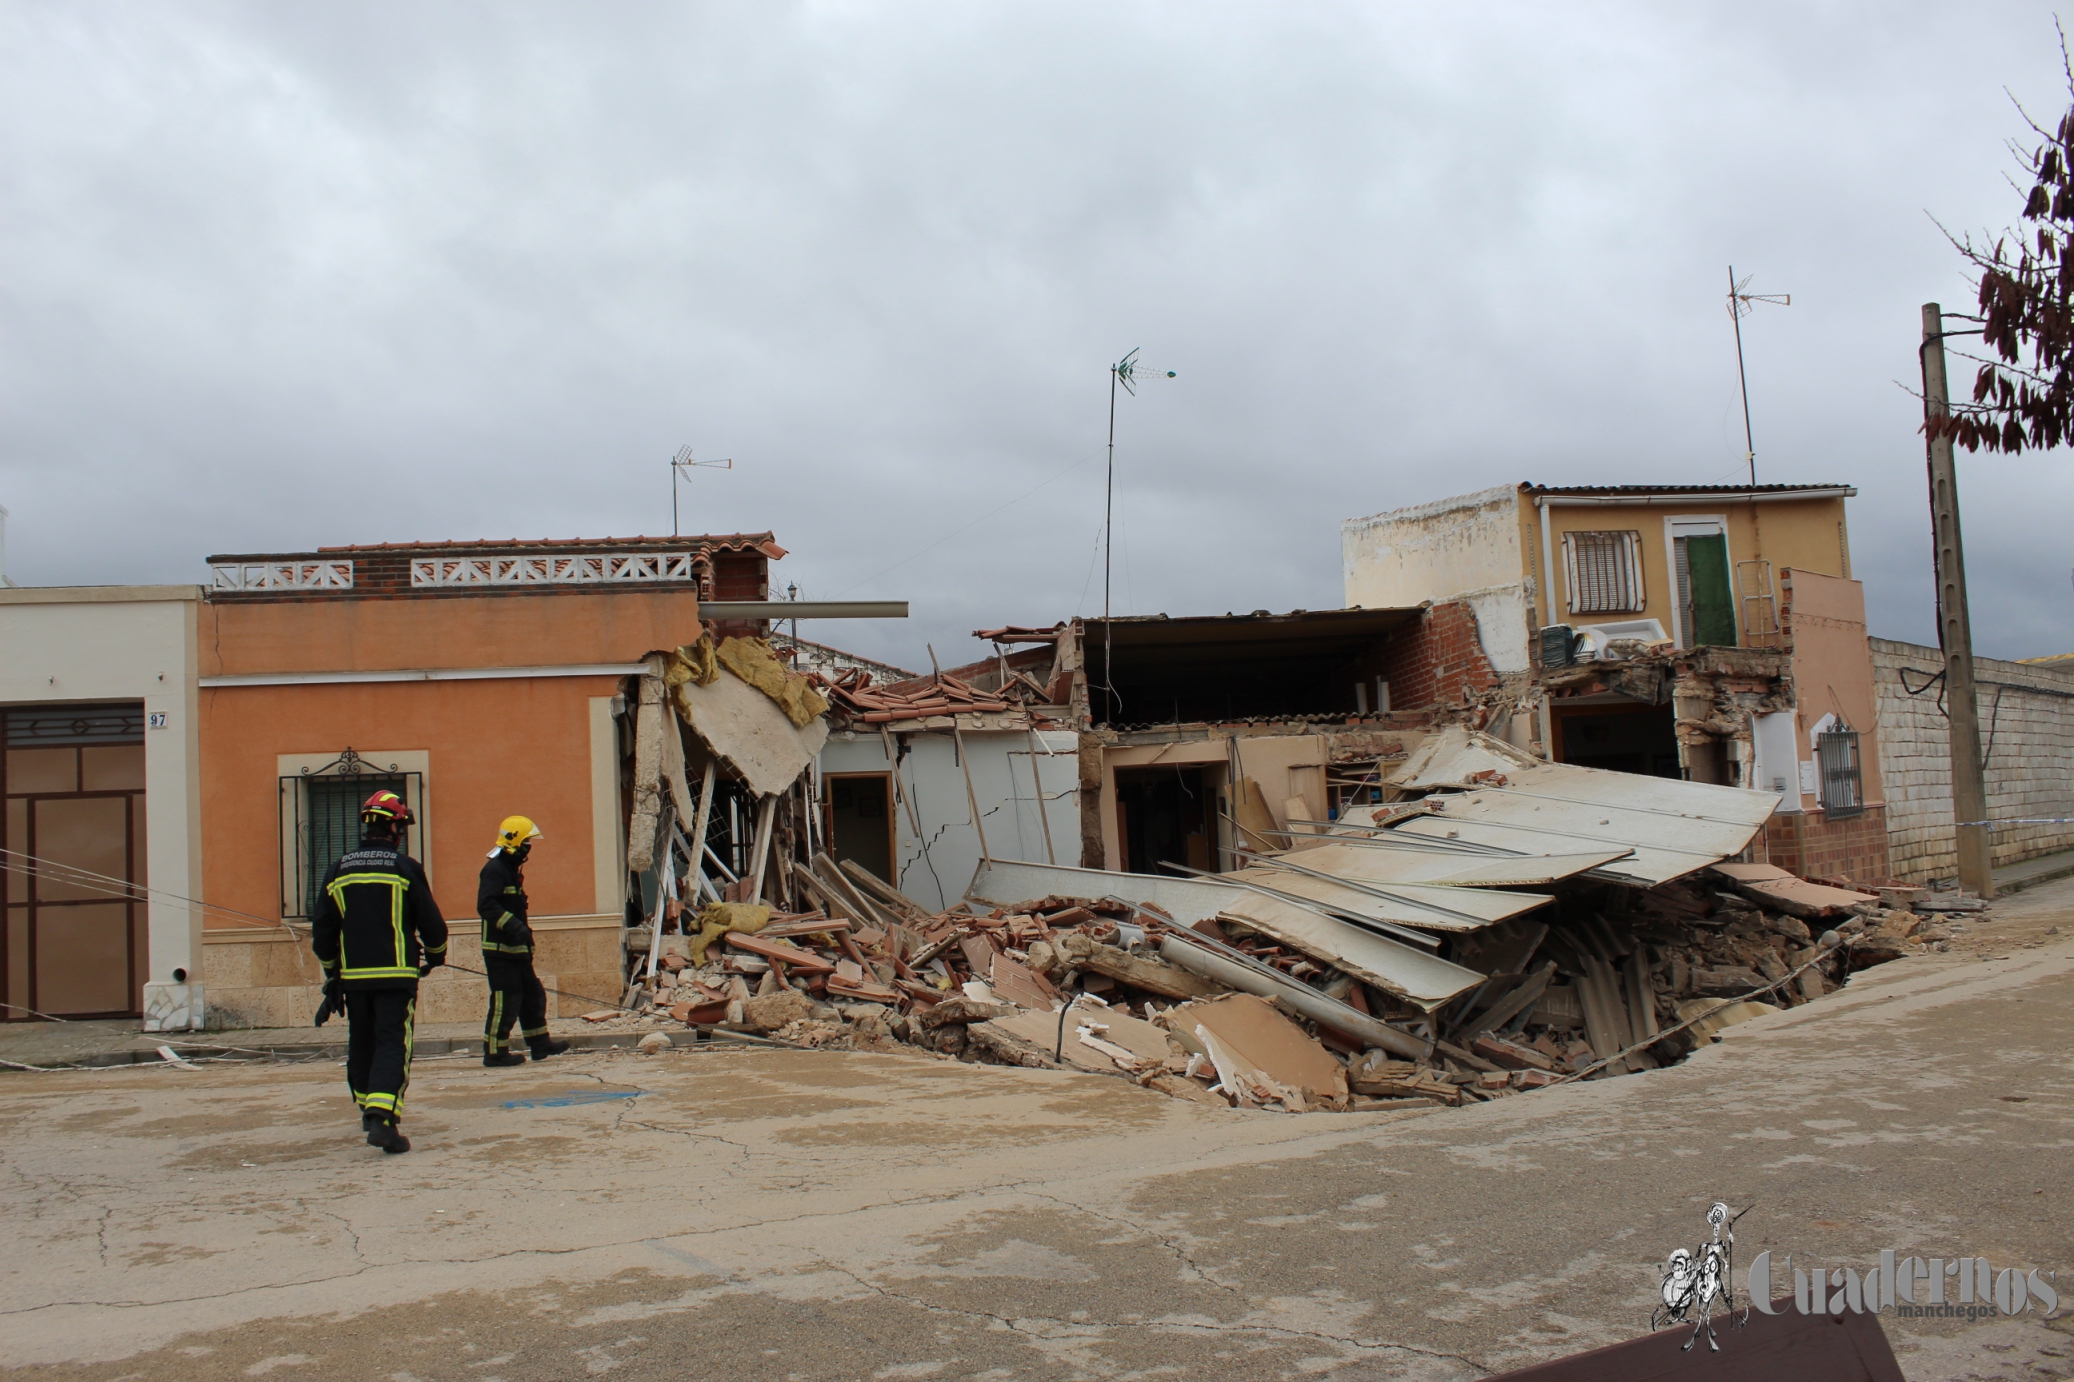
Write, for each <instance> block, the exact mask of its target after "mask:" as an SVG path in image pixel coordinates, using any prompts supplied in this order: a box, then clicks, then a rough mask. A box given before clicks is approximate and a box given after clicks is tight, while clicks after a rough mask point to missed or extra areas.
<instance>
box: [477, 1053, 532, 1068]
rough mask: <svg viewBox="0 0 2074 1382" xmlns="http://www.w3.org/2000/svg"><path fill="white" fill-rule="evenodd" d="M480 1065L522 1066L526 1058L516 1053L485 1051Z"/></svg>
mask: <svg viewBox="0 0 2074 1382" xmlns="http://www.w3.org/2000/svg"><path fill="white" fill-rule="evenodd" d="M482 1063H483V1064H484V1065H524V1064H525V1063H526V1058H525V1057H524V1056H522V1055H520V1054H519V1053H518V1052H516V1051H485V1052H484V1053H483V1058H482Z"/></svg>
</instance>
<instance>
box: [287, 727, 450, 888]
mask: <svg viewBox="0 0 2074 1382" xmlns="http://www.w3.org/2000/svg"><path fill="white" fill-rule="evenodd" d="M350 766H355V767H358V766H361V765H360V764H358V763H355V764H352V765H350ZM423 781H424V780H423V778H422V777H421V776H420V775H419V774H417V773H411V772H396V771H393V770H392V771H389V772H364V771H363V772H347V773H310V774H302V775H298V776H295V777H284V778H282V779H281V809H282V811H283V813H284V814H285V813H290V812H292V813H293V817H292V822H289V821H284V822H283V824H284V825H286V826H288V827H289V837H290V839H291V840H292V849H293V854H292V855H290V856H289V857H285V858H284V859H283V860H282V864H283V868H282V870H281V914H282V915H283V916H284V917H312V916H315V915H316V914H317V889H318V885H319V884H321V883H322V882H323V881H324V875H325V873H326V872H328V871H329V870H330V868H331V866H332V865H333V864H335V863H337V862H338V860H339V856H340V855H342V854H345V853H347V852H349V851H351V850H353V849H357V848H358V847H359V845H360V808H361V806H362V805H363V804H364V803H365V802H366V801H367V799H368V798H369V797H371V796H373V795H374V794H375V793H376V792H394V793H396V794H397V795H398V796H400V797H402V798H403V799H404V801H405V803H406V804H408V805H409V806H410V808H411V813H412V814H413V815H417V814H418V813H419V812H420V811H422V810H423V809H424V808H423V805H422V803H423V800H424V786H423ZM419 830H420V827H419V826H418V825H415V824H414V825H412V826H411V827H410V829H409V831H408V833H407V835H406V838H405V843H404V848H405V849H406V850H407V851H408V852H409V853H410V854H411V855H412V856H413V857H416V858H422V857H424V856H423V853H422V850H423V842H422V839H421V837H420V834H419Z"/></svg>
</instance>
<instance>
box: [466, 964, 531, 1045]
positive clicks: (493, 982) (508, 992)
mask: <svg viewBox="0 0 2074 1382" xmlns="http://www.w3.org/2000/svg"><path fill="white" fill-rule="evenodd" d="M482 961H483V964H482V967H483V973H484V974H486V975H487V976H488V977H489V981H490V1015H489V1016H488V1017H487V1018H485V1019H484V1021H483V1024H482V1049H483V1054H484V1055H488V1056H495V1055H500V1054H502V1053H503V1052H505V1051H508V1050H510V1049H511V1024H512V1023H514V1022H516V1023H518V1028H519V1036H520V1038H521V1039H522V1040H524V1041H525V1043H526V1044H527V1045H529V1046H532V1045H537V1044H538V1043H540V1042H543V1041H546V1040H547V990H546V989H545V988H543V987H541V984H540V976H539V975H537V974H535V973H534V972H533V957H532V956H531V955H489V954H486V955H484V956H483V957H482Z"/></svg>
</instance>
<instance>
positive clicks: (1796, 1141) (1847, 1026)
mask: <svg viewBox="0 0 2074 1382" xmlns="http://www.w3.org/2000/svg"><path fill="white" fill-rule="evenodd" d="M2070 906H2074V883H2069V884H2062V885H2051V886H2049V887H2046V888H2041V889H2039V890H2038V891H2037V893H2035V894H2026V895H2025V897H2024V898H2023V899H2020V900H2019V901H2018V903H2017V904H2015V905H2013V906H2012V907H2010V908H2009V909H2007V910H2006V911H2005V912H2004V913H2003V914H2002V916H2001V918H2000V919H1998V920H1997V921H1995V922H1993V923H1990V925H1989V926H1988V927H1987V928H1985V929H1984V930H1982V931H1980V932H1979V933H1978V934H1976V935H1974V936H1971V937H1969V945H1968V946H1966V947H1961V948H1959V949H1955V951H1954V953H1952V954H1949V955H1945V956H1937V957H1924V958H1921V959H1914V960H1908V961H1902V962H1899V963H1896V964H1893V965H1889V966H1886V967H1884V968H1882V969H1879V970H1875V971H1872V972H1870V973H1868V974H1866V975H1864V976H1861V977H1860V978H1859V979H1858V980H1856V981H1854V982H1853V983H1852V984H1851V986H1850V987H1849V988H1848V989H1846V990H1845V991H1844V992H1842V993H1840V994H1837V995H1834V996H1832V997H1831V998H1829V999H1825V1000H1824V1001H1823V1002H1822V1003H1820V1004H1818V1005H1815V1006H1813V1007H1810V1008H1805V1009H1799V1010H1795V1011H1792V1012H1788V1013H1783V1014H1780V1015H1779V1016H1777V1017H1773V1018H1767V1019H1764V1020H1763V1021H1761V1022H1757V1023H1752V1024H1748V1025H1746V1026H1744V1027H1740V1028H1737V1029H1734V1030H1733V1031H1732V1032H1731V1033H1730V1034H1729V1035H1728V1037H1727V1039H1726V1040H1724V1041H1723V1042H1722V1043H1721V1044H1719V1045H1717V1046H1714V1047H1712V1048H1710V1049H1709V1050H1707V1051H1705V1052H1702V1053H1701V1054H1700V1055H1699V1056H1697V1057H1695V1058H1694V1059H1693V1060H1691V1061H1688V1062H1686V1063H1685V1064H1683V1065H1681V1066H1678V1067H1675V1068H1673V1069H1670V1070H1665V1071H1660V1072H1656V1073H1652V1074H1649V1075H1642V1076H1634V1077H1629V1078H1625V1079H1619V1080H1608V1081H1601V1082H1592V1083H1587V1084H1583V1085H1573V1086H1569V1087H1566V1088H1563V1089H1559V1090H1552V1091H1548V1092H1544V1093H1539V1094H1535V1095H1532V1096H1528V1097H1521V1098H1513V1099H1507V1100H1503V1101H1500V1102H1498V1103H1494V1104H1489V1105H1485V1106H1481V1107H1476V1108H1470V1109H1463V1110H1435V1111H1432V1112H1419V1113H1402V1112H1392V1113H1383V1114H1357V1115H1327V1114H1316V1115H1309V1116H1303V1117H1293V1116H1289V1115H1285V1114H1267V1113H1234V1112H1220V1111H1218V1110H1215V1109H1210V1108H1205V1107H1202V1106H1199V1105H1193V1104H1188V1103H1182V1102H1178V1101H1170V1100H1167V1099H1165V1098H1162V1097H1160V1096H1157V1095H1153V1094H1148V1093H1145V1092H1142V1091H1139V1090H1137V1089H1135V1088H1133V1087H1132V1086H1130V1085H1128V1084H1126V1083H1124V1082H1122V1081H1119V1080H1112V1079H1102V1078H1099V1077H1095V1076H1080V1075H1067V1074H1054V1073H1049V1072H1038V1071H1012V1070H1003V1069H999V1068H993V1067H974V1066H963V1065H958V1064H955V1063H947V1062H936V1061H931V1060H928V1059H925V1058H921V1057H906V1056H881V1055H844V1054H825V1055H824V1054H820V1053H810V1052H788V1051H774V1050H741V1049H716V1050H702V1051H695V1052H680V1053H675V1054H671V1055H666V1056H660V1057H655V1058H641V1057H637V1056H633V1055H631V1054H620V1053H614V1054H600V1055H590V1056H578V1057H572V1058H568V1059H559V1060H556V1061H554V1062H551V1063H549V1064H546V1065H542V1066H537V1067H535V1066H527V1067H524V1068H521V1069H517V1070H484V1069H482V1068H481V1066H480V1065H479V1064H475V1063H472V1062H467V1061H425V1062H421V1063H420V1064H419V1066H418V1068H417V1071H416V1076H415V1082H414V1084H413V1086H412V1089H411V1091H410V1100H409V1113H408V1116H407V1119H406V1128H407V1130H408V1131H409V1133H410V1134H411V1136H412V1138H413V1140H414V1141H415V1142H416V1144H417V1150H415V1151H413V1152H412V1153H410V1154H409V1155H408V1156H404V1157H383V1156H382V1155H381V1154H380V1153H379V1152H376V1151H375V1150H373V1149H372V1148H369V1147H367V1146H365V1145H364V1144H363V1143H362V1142H361V1140H360V1138H359V1136H358V1132H357V1119H356V1118H355V1117H354V1116H353V1114H352V1110H351V1106H350V1104H349V1103H348V1102H347V1100H346V1098H345V1095H344V1090H343V1087H342V1085H343V1081H342V1079H341V1077H340V1075H339V1073H338V1071H337V1070H336V1069H335V1068H333V1067H329V1066H233V1065H216V1066H209V1067H205V1068H203V1069H200V1070H196V1071H183V1070H178V1069H174V1068H170V1067H167V1068H148V1069H123V1070H117V1071H110V1072H95V1073H67V1074H54V1075H35V1074H18V1075H11V1076H5V1077H0V1165H4V1168H5V1173H6V1176H7V1185H8V1193H7V1195H6V1197H5V1201H4V1203H0V1219H4V1223H5V1228H6V1242H7V1243H8V1244H9V1246H10V1248H11V1251H9V1252H8V1253H6V1254H5V1257H4V1261H0V1320H4V1326H0V1368H4V1369H6V1370H7V1371H9V1372H10V1373H14V1372H20V1373H21V1374H23V1375H28V1376H36V1377H52V1378H67V1379H71V1378H79V1379H88V1378H91V1379H104V1380H105V1379H115V1378H159V1377H175V1376H177V1377H180V1378H192V1379H213V1378H243V1377H280V1378H294V1377H307V1378H313V1379H314V1378H387V1379H406V1380H409V1379H416V1380H418V1382H434V1380H435V1379H460V1378H473V1379H492V1378H503V1379H511V1380H512V1382H518V1379H564V1378H569V1377H578V1376H589V1375H603V1374H608V1373H609V1374H613V1375H616V1376H619V1377H625V1378H646V1377H663V1376H669V1377H681V1376H693V1377H708V1376H714V1377H727V1378H730V1379H744V1382H756V1380H758V1379H765V1378H770V1379H780V1378H799V1379H848V1378H968V1377H984V1378H998V1379H1004V1380H1005V1379H1021V1378H1028V1379H1070V1378H1121V1377H1140V1376H1154V1375H1157V1376H1189V1375H1193V1376H1199V1377H1208V1378H1225V1377H1246V1378H1277V1377H1315V1378H1323V1379H1332V1380H1334V1382H1352V1380H1353V1379H1369V1378H1399V1377H1402V1378H1420V1379H1455V1378H1470V1377H1481V1376H1486V1375H1489V1374H1490V1373H1493V1372H1497V1371H1501V1370H1503V1369H1506V1368H1509V1367H1516V1366H1520V1365H1522V1364H1524V1363H1527V1362H1530V1361H1534V1360H1537V1359H1540V1358H1545V1357H1551V1356H1556V1355H1560V1354H1563V1353H1567V1352H1572V1351H1575V1350H1578V1349H1582V1348H1586V1347H1591V1346H1595V1345H1598V1344H1602V1343H1608V1342H1613V1341H1615V1340H1618V1339H1622V1338H1626V1337H1631V1336H1632V1335H1634V1334H1636V1333H1638V1332H1640V1331H1641V1330H1642V1329H1643V1328H1644V1327H1645V1324H1646V1320H1647V1317H1648V1313H1649V1307H1650V1305H1651V1303H1652V1301H1653V1295H1654V1290H1655V1287H1656V1283H1657V1264H1658V1263H1660V1262H1661V1261H1662V1259H1663V1257H1664V1255H1665V1254H1666V1253H1667V1252H1668V1251H1669V1250H1670V1249H1671V1248H1672V1247H1675V1246H1678V1245H1680V1244H1684V1245H1686V1246H1691V1245H1692V1244H1693V1243H1694V1242H1696V1241H1697V1240H1698V1238H1699V1237H1700V1236H1701V1234H1702V1232H1703V1226H1702V1224H1701V1215H1702V1214H1703V1212H1704V1210H1705V1207H1706V1205H1707V1204H1708V1203H1709V1202H1710V1201H1712V1200H1714V1199H1716V1198H1719V1199H1725V1200H1728V1201H1730V1202H1731V1203H1733V1204H1735V1205H1737V1206H1738V1207H1740V1206H1742V1205H1744V1204H1754V1205H1755V1208H1754V1209H1753V1210H1752V1212H1751V1213H1750V1215H1749V1216H1748V1217H1747V1218H1746V1219H1744V1220H1743V1222H1742V1227H1741V1229H1740V1231H1739V1242H1738V1251H1739V1253H1741V1254H1742V1258H1741V1260H1743V1261H1747V1259H1748V1257H1749V1256H1750V1255H1753V1254H1754V1253H1755V1252H1757V1251H1760V1250H1762V1249H1764V1248H1767V1247H1769V1248H1772V1249H1774V1250H1775V1253H1776V1254H1777V1255H1778V1256H1781V1257H1783V1256H1784V1254H1785V1253H1787V1252H1792V1253H1793V1254H1794V1255H1795V1260H1796V1261H1798V1262H1807V1261H1810V1260H1814V1261H1820V1262H1823V1263H1825V1264H1834V1265H1845V1264H1860V1265H1863V1264H1866V1263H1868V1262H1869V1261H1870V1260H1872V1259H1875V1258H1876V1256H1877V1254H1878V1251H1879V1249H1881V1248H1883V1247H1894V1248H1896V1249H1899V1250H1900V1251H1902V1252H1903V1253H1904V1254H1906V1253H1916V1254H1920V1255H1923V1256H1926V1257H1927V1256H1932V1255H1938V1256H1953V1255H1963V1254H1972V1255H1984V1256H1987V1257H1989V1258H1990V1259H1991V1260H1992V1261H1993V1262H1994V1263H1995V1265H1996V1266H1997V1267H1998V1268H1999V1267H2000V1266H2002V1265H2005V1264H2008V1265H2024V1266H2032V1265H2036V1266H2040V1267H2044V1268H2047V1269H2051V1268H2056V1267H2057V1268H2070V1267H2074V1222H2070V1215H2069V1209H2068V1205H2069V1192H2070V1190H2074V1174H2070V1170H2074V1157H2070V1156H2069V1154H2068V1149H2069V1147H2070V1145H2074V1078H2070V1073H2069V1050H2068V1044H2069V1030H2070V1029H2069V1023H2068V1019H2067V1014H2068V1012H2069V1011H2070V1008H2074V944H2069V938H2068V937H2067V936H2066V935H2064V934H2059V935H2053V934H2047V933H2046V932H2045V927H2046V925H2047V924H2048V923H2049V922H2051V921H2053V920H2055V919H2067V918H2070V917H2074V913H2070ZM2064 929H2066V930H2074V926H2069V927H2067V928H2064ZM1983 955H1986V956H1992V957H1994V958H1983ZM623 1096H631V1097H623ZM528 1101H530V1103H528ZM513 1104H518V1105H520V1106H516V1107H514V1106H511V1105H513ZM2069 1287H2070V1288H2074V1281H2070V1282H2069ZM2070 1293H2074V1291H2070ZM1885 1323H1886V1326H1887V1330H1888V1333H1889V1336H1890V1337H1891V1338H1892V1339H1894V1341H1895V1344H1896V1348H1897V1350H1898V1351H1899V1352H1900V1353H1901V1356H1902V1360H1903V1365H1904V1368H1905V1370H1906V1371H1907V1373H1908V1375H1909V1376H1910V1377H1911V1378H1913V1379H1929V1378H1947V1377H1950V1378H1959V1377H1968V1378H1998V1377H1999V1378H2009V1379H2017V1378H2024V1379H2032V1378H2046V1377H2066V1376H2068V1375H2069V1374H2070V1373H2074V1334H2070V1332H2069V1325H2068V1324H2067V1322H2065V1321H2053V1322H2050V1323H2046V1322H2041V1321H2040V1320H2039V1317H2038V1316H2037V1315H2035V1314H2031V1315H2026V1316H2023V1317H2020V1318H2018V1319H2015V1320H1998V1321H1995V1322H1993V1323H1987V1324H1976V1325H1960V1324H1940V1325H1936V1326H1932V1325H1927V1324H1921V1325H1919V1324H1918V1323H1917V1322H1914V1321H1895V1320H1893V1319H1892V1317H1888V1318H1887V1319H1886V1321H1885ZM1732 1344H1733V1340H1732V1338H1731V1339H1730V1340H1729V1341H1728V1343H1727V1345H1726V1346H1732Z"/></svg>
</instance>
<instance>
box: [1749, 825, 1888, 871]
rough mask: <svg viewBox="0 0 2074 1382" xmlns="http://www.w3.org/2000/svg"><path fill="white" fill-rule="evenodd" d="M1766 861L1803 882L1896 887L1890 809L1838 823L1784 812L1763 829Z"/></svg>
mask: <svg viewBox="0 0 2074 1382" xmlns="http://www.w3.org/2000/svg"><path fill="white" fill-rule="evenodd" d="M1764 852H1765V858H1766V859H1767V861H1769V862H1771V863H1774V864H1777V865H1778V866H1779V867H1780V868H1782V869H1786V870H1788V871H1790V872H1792V873H1797V874H1800V875H1801V876H1802V877H1810V876H1812V877H1816V878H1848V879H1850V880H1851V881H1852V882H1854V883H1886V882H1891V881H1893V879H1892V875H1891V873H1890V870H1891V869H1892V868H1893V864H1892V863H1891V861H1890V859H1889V856H1888V851H1887V808H1886V807H1884V806H1868V807H1866V808H1865V811H1864V812H1863V814H1861V815H1856V816H1847V817H1845V818H1844V819H1843V820H1838V821H1833V820H1830V819H1829V818H1828V816H1827V815H1826V814H1825V813H1824V812H1821V811H1805V812H1803V811H1782V812H1780V813H1779V814H1777V815H1775V816H1773V817H1772V818H1771V819H1770V820H1768V821H1766V822H1765V823H1764Z"/></svg>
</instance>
